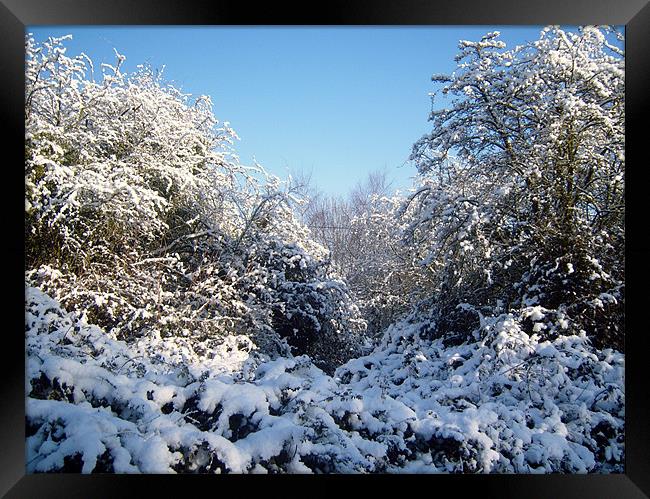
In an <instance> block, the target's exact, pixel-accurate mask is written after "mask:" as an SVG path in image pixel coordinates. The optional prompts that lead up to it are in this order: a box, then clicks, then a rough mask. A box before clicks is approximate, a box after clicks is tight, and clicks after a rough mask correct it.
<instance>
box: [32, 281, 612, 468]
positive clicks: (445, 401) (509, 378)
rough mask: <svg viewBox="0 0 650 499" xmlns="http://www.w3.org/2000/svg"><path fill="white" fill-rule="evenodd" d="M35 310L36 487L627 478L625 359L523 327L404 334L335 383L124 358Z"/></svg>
mask: <svg viewBox="0 0 650 499" xmlns="http://www.w3.org/2000/svg"><path fill="white" fill-rule="evenodd" d="M25 305H26V349H27V359H28V362H27V379H26V385H25V391H26V396H27V405H26V416H27V433H26V435H27V470H28V472H52V471H68V472H84V473H90V472H116V473H175V472H178V473H331V472H338V473H378V472H410V473H413V472H424V473H450V472H451V473H460V472H464V473H513V472H514V473H548V472H566V473H585V472H622V471H623V462H624V458H625V452H624V450H625V447H624V440H623V429H624V415H625V410H624V403H623V399H624V393H623V391H622V390H623V389H622V387H623V386H624V359H623V356H622V355H621V354H619V353H616V352H613V351H611V350H602V351H600V350H596V349H594V348H593V347H592V346H590V345H589V342H588V341H587V339H586V337H585V336H584V335H581V336H562V337H559V338H557V339H555V340H553V341H542V340H541V339H540V338H539V337H538V336H537V335H536V334H533V335H529V334H527V333H526V332H525V331H523V329H522V328H521V325H520V324H521V321H522V317H519V316H513V315H511V314H503V315H502V316H500V317H497V318H494V319H489V320H485V321H482V323H481V327H480V328H478V329H477V330H476V331H475V333H476V337H477V339H476V340H473V341H471V342H468V343H467V344H464V345H462V346H452V347H445V345H444V343H443V341H442V340H440V339H439V340H435V341H431V340H430V339H427V338H423V335H422V334H421V333H420V331H421V330H422V329H423V327H426V323H424V324H423V323H421V322H417V321H415V322H412V321H409V320H405V321H403V322H400V323H398V324H395V325H394V326H392V327H391V328H389V330H388V331H387V332H386V334H385V335H384V337H383V340H382V343H381V345H380V346H379V347H378V348H377V349H376V350H375V351H374V352H373V353H371V354H370V355H367V356H365V357H361V358H358V359H355V360H352V361H350V362H349V363H347V364H346V365H344V366H342V367H340V368H339V369H338V370H337V372H336V376H335V377H329V376H327V375H326V374H324V373H323V372H322V371H320V370H319V369H318V368H316V367H315V366H314V365H313V363H312V362H311V361H310V359H309V358H308V357H294V358H286V357H284V358H278V359H275V360H268V358H266V359H265V358H264V356H260V355H258V353H257V351H256V350H255V347H254V344H253V342H252V341H251V340H250V339H249V338H247V337H244V336H239V337H234V336H232V337H230V341H229V342H225V343H221V344H218V345H217V344H211V343H210V341H209V340H208V341H206V342H203V344H202V345H201V346H202V347H203V350H202V351H198V346H199V342H197V341H196V340H193V341H188V340H187V339H184V338H178V337H174V338H168V339H164V338H160V337H158V338H155V337H153V336H148V337H143V338H141V339H139V340H138V341H136V342H134V343H131V344H127V343H125V342H123V341H117V340H116V339H115V338H114V337H112V336H111V335H110V334H109V333H107V332H105V331H102V330H101V329H99V328H98V327H97V326H94V325H89V324H88V323H86V322H85V321H84V320H83V319H80V318H79V317H78V315H77V314H74V313H68V312H66V311H65V310H63V309H61V307H60V306H59V304H58V303H57V302H56V301H55V300H52V299H51V298H50V297H48V296H47V295H45V294H44V293H42V292H41V291H39V290H38V289H36V288H28V289H27V290H26V303H25ZM527 313H528V317H531V318H533V320H535V321H536V323H540V322H543V321H544V320H545V319H546V316H545V313H544V311H543V310H541V309H540V308H539V307H537V308H532V309H531V310H529V311H528V312H527ZM411 319H413V318H411Z"/></svg>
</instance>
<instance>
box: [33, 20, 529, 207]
mask: <svg viewBox="0 0 650 499" xmlns="http://www.w3.org/2000/svg"><path fill="white" fill-rule="evenodd" d="M540 29H541V27H539V26H459V27H455V26H440V27H435V26H431V27H330V28H322V27H224V26H205V27H201V26H197V27H174V26H169V27H167V26H141V27H138V26H129V27H117V26H116V27H113V26H88V27H82V26H34V27H28V28H27V31H28V32H31V33H33V34H34V37H35V38H36V40H37V41H42V40H44V39H46V38H47V37H48V36H61V35H64V34H72V35H73V40H72V41H69V42H67V46H68V55H76V54H78V53H79V52H82V51H83V52H85V53H86V54H88V55H89V56H90V57H91V59H92V60H93V61H94V62H95V66H96V67H97V66H98V63H100V62H108V63H113V62H114V60H115V56H114V53H113V48H116V49H117V50H118V52H120V53H121V54H123V55H125V56H126V58H127V59H126V62H125V64H124V66H123V69H124V70H125V71H133V70H135V67H136V66H137V65H138V64H142V63H150V64H151V65H153V66H154V67H161V66H163V65H164V66H165V75H166V77H167V79H168V80H170V81H172V82H174V83H175V84H176V86H179V87H180V88H182V89H183V90H184V91H186V92H190V93H193V94H207V95H210V96H211V98H212V101H213V104H214V113H215V115H216V116H217V118H218V119H219V120H221V121H229V122H230V124H231V126H232V127H233V128H234V130H235V131H236V132H237V134H238V135H239V137H240V139H241V140H240V141H238V142H237V143H236V151H237V153H238V155H239V156H240V159H241V161H242V162H243V163H245V164H251V163H252V161H253V158H255V159H256V160H257V161H258V162H259V163H260V164H261V165H262V166H264V167H265V168H266V169H267V170H269V171H270V172H272V173H274V174H276V175H278V176H281V177H286V175H287V174H288V173H292V172H295V171H298V170H304V171H306V172H311V173H312V181H313V182H314V183H315V184H316V186H317V187H318V188H319V189H321V190H322V191H324V192H326V193H329V194H342V195H344V194H345V193H347V192H348V191H349V189H350V188H352V187H353V186H354V185H355V184H356V183H357V182H358V181H360V180H363V179H364V178H365V177H366V176H367V174H368V172H370V171H375V170H384V169H385V170H386V172H387V175H388V177H389V179H391V180H392V181H393V187H394V188H406V187H408V185H409V183H410V178H411V177H412V176H413V175H414V174H415V168H414V167H413V166H412V165H410V164H409V163H408V162H407V160H408V156H409V154H410V150H411V146H412V144H413V143H414V142H415V141H416V140H417V139H419V138H420V137H421V136H422V135H423V134H424V133H426V132H427V131H428V128H429V127H428V123H427V116H428V114H429V112H430V110H431V100H430V97H429V95H428V94H429V92H431V91H433V90H434V86H433V84H432V82H431V75H432V74H434V73H447V72H451V71H453V69H454V67H455V63H454V60H453V58H454V55H455V54H456V52H457V45H458V40H460V39H471V40H476V39H478V38H480V37H481V36H482V35H483V34H485V33H486V32H488V31H494V30H498V31H501V33H502V40H504V41H505V42H506V43H507V44H508V45H509V46H510V45H511V44H512V45H514V44H520V43H523V42H524V41H527V40H532V39H536V38H537V37H538V35H539V31H540Z"/></svg>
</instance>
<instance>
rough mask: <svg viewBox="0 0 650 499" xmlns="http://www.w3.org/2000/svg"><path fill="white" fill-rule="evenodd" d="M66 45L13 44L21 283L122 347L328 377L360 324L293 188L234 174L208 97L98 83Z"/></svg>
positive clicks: (114, 71) (351, 347)
mask: <svg viewBox="0 0 650 499" xmlns="http://www.w3.org/2000/svg"><path fill="white" fill-rule="evenodd" d="M64 40H65V37H64V38H60V39H49V40H48V41H47V42H45V43H44V44H43V45H37V44H36V43H35V42H34V40H33V39H31V38H27V41H26V51H27V61H26V68H27V69H26V101H25V110H26V142H25V145H26V164H25V176H26V215H25V217H26V229H25V230H26V260H27V282H29V283H30V284H32V285H35V286H38V287H39V288H41V289H43V290H45V291H47V292H48V293H51V294H52V295H53V296H55V297H56V298H57V299H58V300H60V301H61V303H62V304H64V305H65V306H66V307H68V308H70V309H73V310H76V311H77V312H79V313H80V314H81V313H83V314H84V318H85V319H86V320H88V321H89V322H91V323H93V324H97V325H99V326H101V327H102V328H103V329H105V330H107V331H110V332H111V333H112V334H114V335H115V336H116V337H118V338H121V339H134V338H139V337H142V336H144V335H148V334H153V335H161V336H162V337H169V336H176V337H185V338H192V339H196V340H198V341H205V340H208V339H213V340H214V339H219V338H221V339H223V338H227V337H228V336H230V335H245V336H248V337H249V338H251V339H252V340H253V341H254V342H255V343H256V344H257V345H258V346H259V347H260V348H261V349H262V350H264V351H266V352H267V353H268V354H269V355H280V354H287V355H291V353H290V352H289V350H288V346H287V343H286V342H287V341H288V343H289V344H290V345H293V346H294V347H295V349H294V350H295V351H294V353H298V354H302V353H309V354H310V355H313V356H314V358H315V359H316V360H317V361H318V362H320V363H321V364H322V365H323V367H326V368H327V369H329V370H330V371H331V370H333V369H334V368H335V367H336V366H337V365H340V364H341V363H342V362H344V361H345V360H347V359H349V358H350V357H352V356H354V355H356V354H357V352H358V348H357V346H356V345H357V344H358V343H359V341H360V337H361V335H362V333H363V331H364V328H365V325H364V323H363V321H362V320H360V318H359V313H358V310H357V309H356V306H354V304H353V303H352V302H351V299H350V297H349V293H348V290H347V288H346V286H345V284H344V283H342V282H340V281H337V280H336V279H335V278H334V276H333V274H331V272H329V271H328V269H327V268H326V265H325V264H324V262H325V251H324V249H323V248H322V247H321V246H320V245H318V244H317V243H315V242H314V241H312V240H311V238H310V235H309V231H308V229H307V228H306V227H304V226H303V225H302V224H301V223H300V222H299V221H298V220H297V218H296V216H295V214H294V212H293V206H294V205H295V204H296V203H299V202H300V200H299V199H297V198H296V197H295V196H294V195H293V192H292V187H291V186H290V185H289V184H288V183H287V182H281V181H280V180H279V179H277V178H275V177H272V176H270V175H268V174H267V173H266V172H265V171H264V170H263V169H262V168H261V167H260V166H259V165H255V166H253V167H245V166H243V165H241V164H240V163H239V162H238V161H237V158H236V156H234V155H233V154H232V151H231V145H232V143H233V140H234V139H235V138H236V135H235V133H234V132H233V131H232V130H231V129H230V128H229V127H228V124H227V123H224V124H219V123H218V121H217V120H216V118H215V117H214V115H213V114H212V109H211V107H212V106H211V103H210V99H209V98H208V97H205V96H201V97H199V98H198V99H193V98H191V97H190V96H189V95H185V94H182V93H181V92H180V91H178V90H177V89H175V88H174V87H172V86H170V85H167V84H165V82H164V80H163V79H162V76H161V75H160V74H156V73H154V72H153V71H152V70H151V69H150V68H147V67H140V69H139V70H138V71H137V72H136V73H135V74H131V75H127V74H125V73H123V72H122V71H121V69H120V68H121V66H122V63H123V61H124V56H122V55H120V54H117V53H116V57H117V63H116V65H115V66H110V65H105V64H104V65H102V68H101V69H102V78H101V81H100V82H96V81H95V79H94V74H93V72H94V67H93V65H92V62H91V61H90V60H88V59H87V58H85V56H83V55H81V56H77V57H74V58H69V57H67V56H66V55H65V47H64V46H63V42H64ZM89 73H90V74H89Z"/></svg>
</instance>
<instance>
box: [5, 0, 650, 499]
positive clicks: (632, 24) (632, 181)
mask: <svg viewBox="0 0 650 499" xmlns="http://www.w3.org/2000/svg"><path fill="white" fill-rule="evenodd" d="M314 7H316V8H314ZM44 24H46V25H78V24H80V25H88V24H94V25H145V24H166V25H213V24H217V25H218V24H231V25H255V24H264V25H336V24H348V25H350V24H351V25H394V24H399V25H438V24H444V25H463V24H476V25H478V24H485V25H497V24H498V25H506V24H529V25H530V24H534V25H540V24H564V25H577V24H616V25H625V27H626V101H627V104H626V156H627V168H626V170H627V172H626V220H627V222H626V254H625V259H626V288H627V289H628V292H627V298H626V324H627V326H626V340H625V341H626V348H625V350H626V443H625V445H626V462H625V470H626V471H625V474H614V475H561V474H554V475H542V476H538V475H480V476H469V475H434V476H428V475H427V476H422V475H418V476H410V477H408V483H407V481H404V480H403V479H404V477H403V476H399V475H397V476H394V475H391V476H356V475H355V476H340V475H339V476H326V477H320V478H318V483H319V484H320V483H321V480H325V481H326V482H327V485H328V488H327V489H325V490H324V491H325V492H326V493H334V492H335V491H338V490H345V489H348V488H349V487H351V486H359V487H362V488H363V489H364V493H365V489H368V491H369V492H370V491H374V490H377V491H379V490H380V489H384V490H385V489H386V485H387V484H388V483H389V482H390V483H391V484H396V485H398V487H399V488H397V489H393V490H396V491H397V493H403V492H402V490H403V491H404V492H406V491H408V492H410V493H416V494H418V493H420V492H421V491H422V492H425V493H436V494H437V493H440V487H441V486H442V487H445V488H448V487H450V488H451V489H453V490H454V491H457V492H461V493H462V494H463V495H465V494H468V495H469V494H477V495H478V496H479V497H481V498H483V497H493V496H494V497H526V498H529V499H532V498H538V497H539V498H549V497H553V498H554V499H555V498H557V499H559V498H563V497H587V498H601V497H602V498H613V497H617V498H627V497H630V498H637V497H638V498H641V497H650V445H649V444H650V429H648V424H649V423H650V411H649V409H648V406H649V404H648V401H649V400H650V390H648V385H646V383H647V381H648V374H647V372H648V371H647V370H646V366H645V364H646V363H645V362H644V359H645V356H646V355H647V352H648V331H645V330H644V328H643V326H642V324H643V322H644V321H643V319H644V315H645V314H644V312H645V310H644V305H645V307H646V308H647V305H646V303H645V301H646V300H647V299H648V298H650V293H648V292H647V291H646V290H645V289H644V288H645V283H647V282H650V279H649V278H650V275H649V274H650V273H649V272H648V268H650V265H648V263H647V261H648V257H650V244H649V243H648V242H647V240H646V239H645V238H644V232H645V231H644V221H645V220H644V219H645V216H644V214H645V213H647V212H648V210H647V208H646V207H647V204H646V200H645V199H644V198H646V197H647V195H646V196H644V195H643V189H645V188H646V187H645V185H647V184H645V183H644V182H643V181H642V175H643V173H642V171H643V168H644V164H643V161H642V159H641V158H642V157H643V156H642V154H643V152H644V151H643V149H642V148H643V145H644V141H643V138H642V134H644V135H645V128H644V126H643V122H644V120H645V119H647V118H646V117H647V116H648V115H649V113H648V111H649V109H648V107H649V106H648V103H649V102H650V99H649V98H648V96H647V92H648V90H649V89H650V61H649V59H650V50H649V49H650V47H649V43H648V38H649V36H648V34H649V33H650V5H648V0H625V1H621V0H580V1H571V2H570V3H568V4H567V0H545V1H544V2H541V1H538V2H526V3H524V2H521V1H517V0H490V1H485V0H463V1H462V2H458V1H453V0H451V1H437V2H434V1H430V2H427V1H426V0H403V1H392V2H390V1H384V0H382V1H374V2H372V3H371V2H367V3H366V4H364V5H361V2H352V1H350V0H348V1H345V2H344V1H338V0H331V1H329V2H327V3H324V4H314V5H310V4H309V3H308V2H304V3H302V4H300V5H298V6H288V5H287V4H282V5H279V4H277V3H267V4H266V6H253V5H252V4H249V2H241V1H240V2H236V1H227V2H226V1H218V0H217V1H212V2H209V1H200V0H183V1H180V0H140V1H134V0H104V1H103V2H99V1H84V0H0V26H1V28H0V33H1V34H2V36H1V37H0V38H1V39H2V44H1V45H0V75H2V76H1V78H0V82H1V83H0V84H1V85H2V89H1V92H0V99H1V101H2V108H1V109H2V115H3V118H4V119H3V121H5V122H6V124H8V125H10V126H9V127H6V128H7V130H6V131H5V133H4V134H3V135H4V138H5V144H6V146H5V150H4V154H3V155H2V158H3V159H4V162H3V163H4V165H5V168H6V169H5V171H7V170H9V171H11V172H12V173H11V175H10V181H8V183H7V184H6V185H5V186H4V189H3V195H2V196H0V199H2V202H3V204H4V206H3V211H2V212H1V213H3V214H4V215H5V216H4V217H3V220H2V223H3V225H4V226H5V227H4V229H5V230H4V231H3V233H4V234H6V235H5V238H4V241H3V244H1V245H0V246H1V247H2V248H3V250H4V251H5V252H6V255H7V259H6V260H5V262H6V264H7V265H5V267H4V268H5V270H13V273H6V274H4V283H3V284H4V286H3V287H4V288H5V289H6V290H7V291H8V292H7V293H5V300H4V301H3V302H1V303H3V305H4V307H5V312H6V314H5V321H4V326H5V328H4V335H3V336H4V337H3V341H2V343H1V344H0V345H2V352H3V353H4V354H5V355H3V357H2V358H3V360H5V361H6V360H8V359H11V360H15V362H13V363H11V364H7V363H6V362H5V366H4V369H3V372H2V376H0V380H1V381H0V385H1V386H2V391H1V392H0V393H1V395H0V408H1V409H0V494H3V495H4V494H6V496H5V497H12V498H23V497H59V496H60V497H67V498H72V497H93V498H95V497H119V496H131V495H136V494H137V495H141V494H142V490H143V488H144V489H146V490H149V489H150V488H151V487H152V486H155V487H156V488H158V489H159V491H162V492H163V493H165V495H172V494H174V493H175V492H178V493H183V494H184V495H187V494H189V493H190V490H192V489H194V488H195V487H196V486H197V485H200V486H207V487H210V489H208V490H212V493H216V494H220V493H224V489H223V488H224V487H227V488H229V489H230V488H231V487H234V488H233V489H232V490H236V491H237V493H239V494H241V493H242V492H243V487H246V488H248V486H250V485H251V484H252V485H254V486H256V487H259V488H260V489H261V490H262V491H263V492H264V493H266V492H267V491H268V490H271V489H275V490H276V491H283V490H284V491H285V493H289V494H311V493H313V492H314V491H315V490H316V489H315V488H314V485H315V482H314V480H316V478H314V477H304V476H291V477H283V478H280V477H278V478H274V477H268V476H267V477H241V476H218V477H202V478H189V477H187V476H184V477H182V478H181V477H174V476H167V475H160V476H158V475H155V476H152V475H137V476H136V475H94V476H80V475H65V476H62V475H54V474H41V475H25V459H24V456H25V433H24V427H25V408H24V407H25V390H24V386H25V379H24V378H25V374H24V369H25V365H24V357H25V355H24V354H25V350H24V335H23V334H22V333H21V331H24V329H23V328H24V315H23V314H24V294H23V293H21V292H20V291H19V290H21V289H23V291H24V272H23V271H24V257H23V252H24V219H23V217H22V216H21V215H20V213H21V212H23V209H24V200H23V199H22V198H21V197H22V196H23V195H24V190H22V189H21V188H20V186H22V185H23V184H22V183H21V178H22V177H21V174H20V171H19V168H18V165H19V164H20V163H23V162H24V157H23V155H24V153H23V151H24V149H23V146H22V143H23V141H24V116H23V109H24V108H23V102H24V34H25V28H26V27H27V26H34V25H44ZM630 165H631V166H630ZM645 226H646V227H647V223H646V224H645ZM21 310H22V311H23V312H21ZM405 486H410V487H413V486H415V487H416V488H408V489H406V488H404V487H405ZM457 492H454V493H457Z"/></svg>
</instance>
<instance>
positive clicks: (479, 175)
mask: <svg viewBox="0 0 650 499" xmlns="http://www.w3.org/2000/svg"><path fill="white" fill-rule="evenodd" d="M617 38H618V39H617ZM620 38H621V37H620V35H619V34H618V33H616V32H615V31H614V30H611V29H609V28H598V27H583V28H580V29H579V30H578V31H576V32H572V31H565V30H562V29H560V28H559V27H547V28H545V29H544V30H543V31H542V32H541V36H540V38H539V39H538V40H536V41H534V42H531V43H527V44H525V45H521V46H518V47H515V48H513V49H509V50H508V49H506V46H505V43H503V42H502V41H500V40H499V33H498V32H493V33H489V34H487V35H486V36H484V37H483V38H482V39H481V40H480V41H478V42H471V41H461V42H460V44H459V48H460V52H459V54H458V56H457V57H456V61H457V63H458V67H457V70H456V71H455V72H454V73H453V74H452V75H434V77H433V81H434V82H436V83H438V84H441V86H442V88H441V90H440V91H441V92H442V94H443V95H445V96H447V97H449V99H450V100H449V103H448V105H446V107H445V108H443V109H440V110H436V111H433V112H432V113H431V117H430V120H431V122H432V131H431V132H430V133H429V134H427V135H425V136H424V137H422V138H421V139H420V140H419V141H418V142H417V143H416V144H415V146H414V149H413V154H412V159H413V160H414V161H415V162H416V164H417V167H418V170H419V172H420V174H421V180H420V183H421V185H420V186H419V188H418V189H417V190H416V191H415V192H414V193H413V194H412V196H411V197H410V199H409V200H408V201H407V203H406V204H405V206H404V209H403V211H404V212H405V214H408V215H406V216H407V217H410V227H409V230H408V231H407V235H408V237H409V238H410V240H411V241H414V243H415V244H416V245H417V246H418V247H420V248H426V252H427V256H426V257H425V262H424V263H425V264H426V266H427V267H428V268H429V269H431V270H432V271H433V272H434V273H436V274H437V275H438V279H437V285H436V286H435V287H434V289H432V290H431V291H432V293H435V294H437V296H438V297H439V298H438V308H439V311H440V319H441V320H440V328H441V329H443V330H450V331H452V330H456V331H455V332H458V333H460V332H461V331H460V330H461V329H467V327H465V326H463V325H462V324H461V323H462V322H463V321H465V319H467V320H469V322H470V323H474V324H476V323H477V322H476V319H477V318H478V315H477V314H476V313H474V314H473V313H469V315H468V313H458V312H457V311H456V306H457V305H458V304H460V303H468V304H470V305H471V306H473V307H478V308H480V307H487V308H491V309H499V308H512V307H515V308H516V307H521V306H528V305H542V306H544V307H547V308H549V309H563V310H565V312H566V313H567V314H568V316H569V317H570V318H571V319H572V321H573V323H574V324H575V326H576V328H577V329H584V330H586V331H587V333H588V334H589V335H590V336H591V338H592V340H594V341H596V342H597V343H598V344H600V345H608V346H615V347H617V348H622V346H623V343H622V335H623V322H622V321H623V300H624V275H623V269H624V261H623V247H624V178H625V171H624V162H625V154H624V122H625V111H624V103H625V79H624V74H625V63H624V54H623V51H622V50H621V48H620V45H621V44H620V43H619V42H620ZM436 93H437V92H436ZM435 95H436V94H434V98H435ZM472 315H473V320H472ZM463 317H464V318H463Z"/></svg>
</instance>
